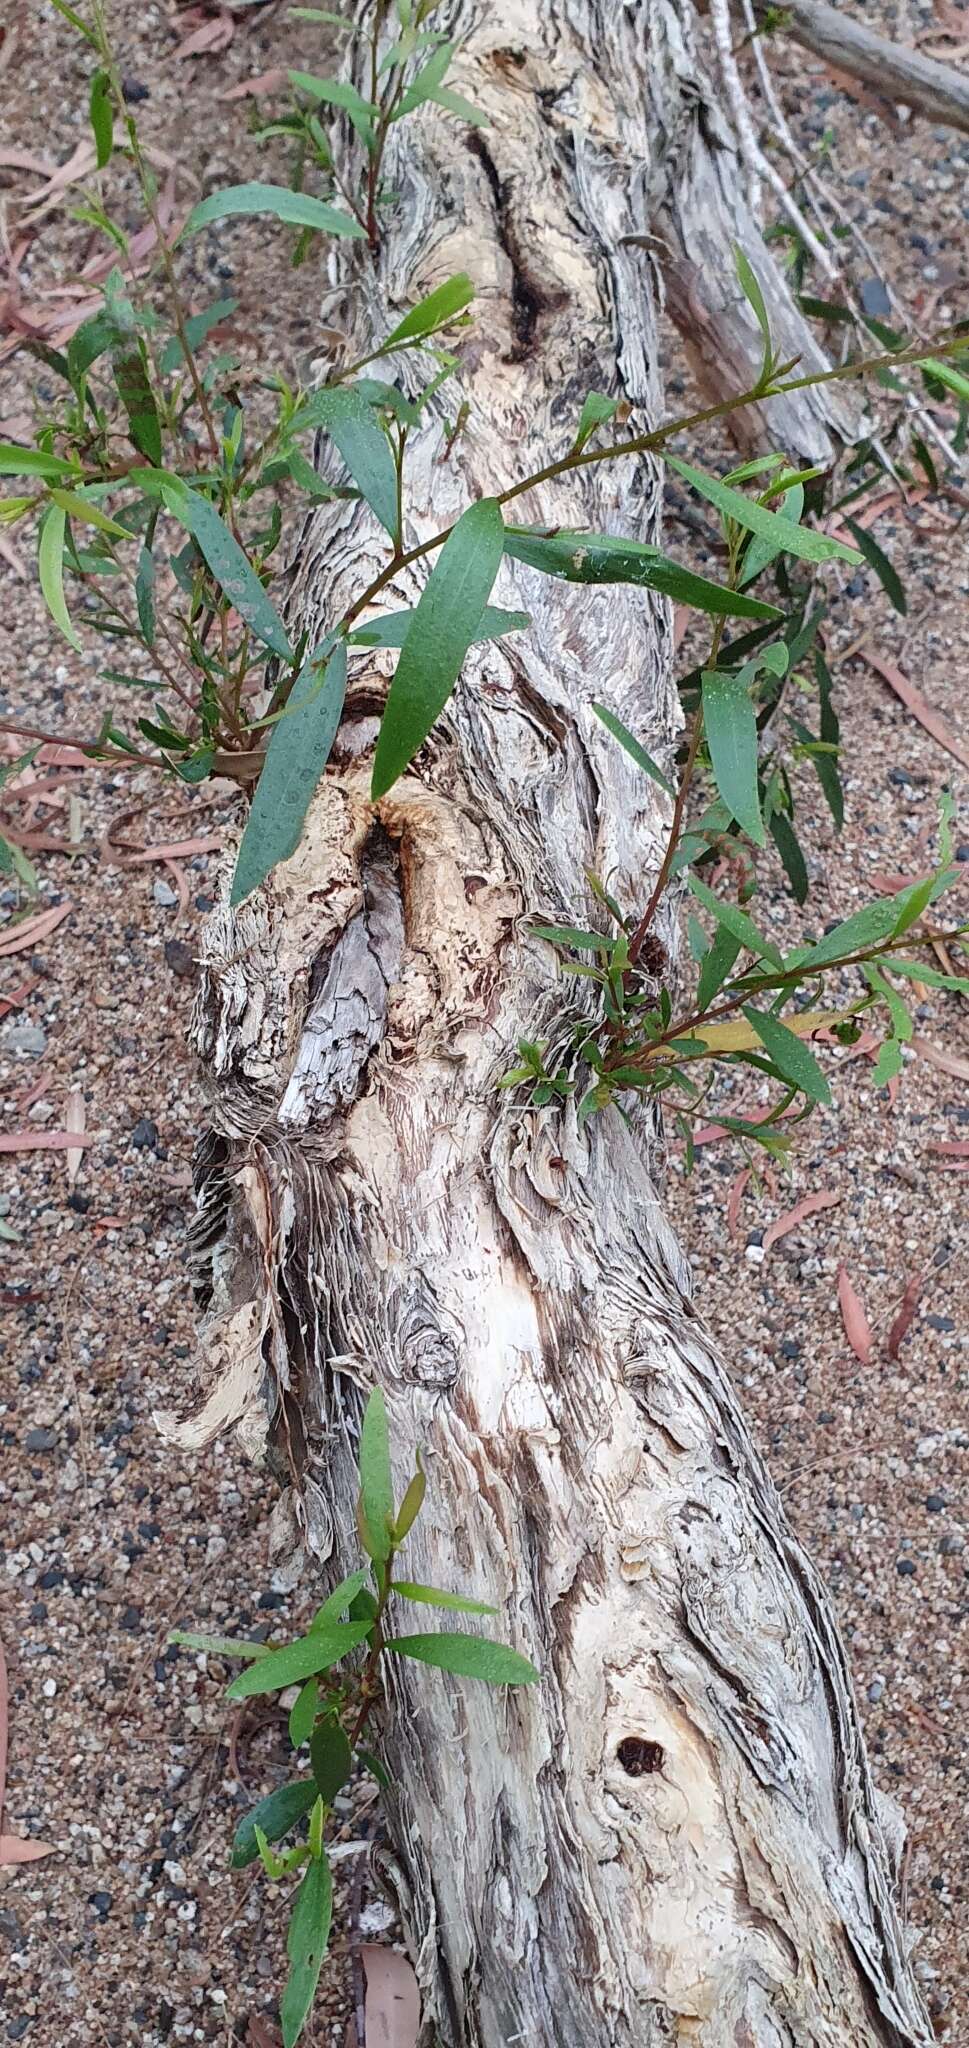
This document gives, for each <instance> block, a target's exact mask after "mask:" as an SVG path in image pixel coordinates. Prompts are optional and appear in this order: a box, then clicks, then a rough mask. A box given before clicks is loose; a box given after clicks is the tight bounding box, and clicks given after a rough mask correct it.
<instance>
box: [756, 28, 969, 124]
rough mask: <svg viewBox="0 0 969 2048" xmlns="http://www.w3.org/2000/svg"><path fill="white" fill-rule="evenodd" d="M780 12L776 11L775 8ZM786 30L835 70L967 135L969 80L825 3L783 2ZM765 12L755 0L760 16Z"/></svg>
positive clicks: (951, 68) (952, 68)
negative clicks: (844, 72)
mask: <svg viewBox="0 0 969 2048" xmlns="http://www.w3.org/2000/svg"><path fill="white" fill-rule="evenodd" d="M775 11H776V10H775ZM781 11H782V15H783V29H784V31H785V32H786V33H787V34H788V35H790V36H791V37H792V38H793V40H794V42H796V43H800V44H801V46H802V48H803V49H805V50H811V51H812V52H813V54H814V55H815V56H816V57H822V58H823V59H824V62H825V63H826V64H830V65H831V66H832V67H833V68H834V70H836V71H847V72H848V74H849V75H850V77H852V78H858V79H860V80H861V81H862V83H863V84H864V85H868V86H871V87H872V89H873V90H874V91H875V92H880V93H882V94H884V96H885V98H886V99H890V100H901V101H902V103H903V105H905V106H907V107H911V108H912V110H913V112H914V113H917V114H924V115H925V116H926V118H927V120H929V121H938V122H939V123H940V124H941V125H942V126H943V127H946V128H961V129H962V130H963V131H964V132H965V133H969V76H967V75H966V73H965V72H960V71H957V70H956V69H955V67H954V66H953V65H951V64H942V63H940V62H939V60H938V59H937V58H935V57H924V56H923V55H922V53H921V51H920V50H906V49H903V47H902V45H901V44H900V43H892V42H889V41H888V39H887V38H886V37H885V36H879V35H876V34H875V32H874V30H873V29H870V28H866V27H865V26H864V23H863V22H860V21H856V20H855V18H854V16H853V15H851V14H849V13H847V12H846V10H845V8H843V7H829V6H827V5H826V0H782V10H781ZM766 12H767V5H766V0H757V13H758V15H760V16H761V17H763V15H764V14H766Z"/></svg>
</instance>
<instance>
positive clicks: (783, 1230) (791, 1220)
mask: <svg viewBox="0 0 969 2048" xmlns="http://www.w3.org/2000/svg"><path fill="white" fill-rule="evenodd" d="M840 1200H841V1196H840V1195H836V1194H835V1193H834V1191H833V1189H830V1188H828V1189H825V1188H821V1189H819V1191H818V1193H817V1194H816V1195H805V1197H804V1200H803V1202H797V1203H795V1206H794V1208H793V1209H786V1210H785V1212H784V1214H783V1216H778V1217H776V1218H775V1220H774V1222H773V1223H771V1224H770V1225H769V1226H768V1228H767V1229H766V1230H765V1232H764V1250H765V1252H769V1251H770V1248H771V1245H772V1244H776V1243H777V1240H778V1238H780V1237H786V1236H787V1233H788V1231H789V1230H796V1229H797V1226H798V1224H799V1223H803V1222H804V1219H805V1217H807V1216H815V1215H816V1214H817V1212H818V1210H819V1209H835V1208H837V1205H838V1203H839V1202H840Z"/></svg>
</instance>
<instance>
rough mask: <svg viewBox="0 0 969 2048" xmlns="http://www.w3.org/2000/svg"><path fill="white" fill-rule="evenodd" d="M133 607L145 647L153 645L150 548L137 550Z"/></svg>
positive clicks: (153, 610)
mask: <svg viewBox="0 0 969 2048" xmlns="http://www.w3.org/2000/svg"><path fill="white" fill-rule="evenodd" d="M135 605H136V608H137V612H138V624H139V626H140V627H141V631H142V635H143V638H144V641H145V645H146V646H147V647H154V644H155V557H154V555H153V554H152V552H151V549H150V548H147V547H143V548H139V550H138V567H137V569H136V571H135Z"/></svg>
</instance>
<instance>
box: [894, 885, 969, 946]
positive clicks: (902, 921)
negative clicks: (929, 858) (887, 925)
mask: <svg viewBox="0 0 969 2048" xmlns="http://www.w3.org/2000/svg"><path fill="white" fill-rule="evenodd" d="M958 880H959V870H958V868H952V869H950V870H949V872H948V873H947V874H933V875H925V876H924V877H923V879H922V881H920V882H912V883H911V884H910V886H909V888H907V889H900V890H899V893H898V895H897V896H896V898H895V910H896V913H897V915H896V919H895V924H894V926H893V931H892V936H893V937H894V938H901V935H902V933H903V932H907V931H908V930H909V929H910V927H911V926H912V925H913V924H915V923H917V921H918V919H919V918H920V917H921V915H922V912H923V910H927V909H928V907H929V904H930V903H936V902H938V899H939V897H940V896H944V895H945V892H946V890H947V889H950V888H951V887H952V884H953V882H957V881H958Z"/></svg>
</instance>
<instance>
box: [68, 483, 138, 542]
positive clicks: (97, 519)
mask: <svg viewBox="0 0 969 2048" xmlns="http://www.w3.org/2000/svg"><path fill="white" fill-rule="evenodd" d="M50 496H51V498H52V500H53V502H54V504H55V505H60V507H61V509H62V510H63V511H64V512H67V513H68V514H69V516H70V517H71V518H72V519H80V520H81V521H82V523H83V524H84V525H86V526H96V527H97V528H98V529H99V531H100V532H101V533H110V534H112V535H113V536H114V537H115V539H117V540H130V539H131V535H130V533H129V532H128V531H127V529H126V528H125V527H124V526H119V525H118V522H117V520H116V519H109V518H108V515H107V513H106V512H102V510H101V508H100V506H99V505H95V504H94V503H93V501H92V500H91V499H90V498H84V497H82V496H81V493H80V491H62V490H61V489H60V488H59V486H58V485H57V484H51V486H50Z"/></svg>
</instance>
